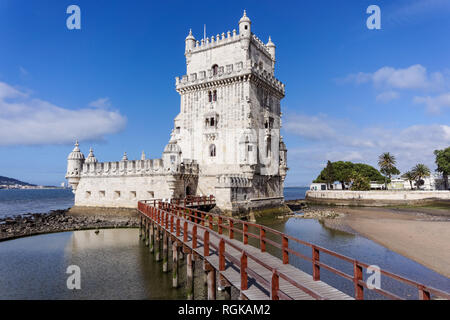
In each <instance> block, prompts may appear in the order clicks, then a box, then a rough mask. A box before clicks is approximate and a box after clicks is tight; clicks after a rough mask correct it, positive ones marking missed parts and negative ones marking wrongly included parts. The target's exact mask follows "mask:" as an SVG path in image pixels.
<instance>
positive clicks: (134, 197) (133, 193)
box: [130, 191, 136, 200]
mask: <svg viewBox="0 0 450 320" xmlns="http://www.w3.org/2000/svg"><path fill="white" fill-rule="evenodd" d="M130 199H131V200H135V199H136V191H130Z"/></svg>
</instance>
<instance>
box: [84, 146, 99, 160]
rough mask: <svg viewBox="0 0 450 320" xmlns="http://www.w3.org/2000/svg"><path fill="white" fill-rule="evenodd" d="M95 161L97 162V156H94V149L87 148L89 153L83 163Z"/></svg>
mask: <svg viewBox="0 0 450 320" xmlns="http://www.w3.org/2000/svg"><path fill="white" fill-rule="evenodd" d="M96 162H98V161H97V158H96V157H95V156H94V151H93V150H92V148H90V149H89V155H88V157H87V158H86V161H85V163H96Z"/></svg>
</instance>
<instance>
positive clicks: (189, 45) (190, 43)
mask: <svg viewBox="0 0 450 320" xmlns="http://www.w3.org/2000/svg"><path fill="white" fill-rule="evenodd" d="M185 42H186V48H185V53H188V52H190V51H192V50H193V49H194V48H195V38H194V36H193V35H192V30H191V29H190V30H189V34H188V36H187V37H186V40H185Z"/></svg>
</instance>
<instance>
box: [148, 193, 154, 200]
mask: <svg viewBox="0 0 450 320" xmlns="http://www.w3.org/2000/svg"><path fill="white" fill-rule="evenodd" d="M147 196H148V197H149V198H150V199H153V198H154V197H155V193H154V192H153V191H147Z"/></svg>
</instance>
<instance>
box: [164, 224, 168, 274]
mask: <svg viewBox="0 0 450 320" xmlns="http://www.w3.org/2000/svg"><path fill="white" fill-rule="evenodd" d="M162 232H163V272H167V271H168V265H169V250H168V248H167V246H168V242H169V239H168V237H167V232H166V231H165V230H162Z"/></svg>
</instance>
